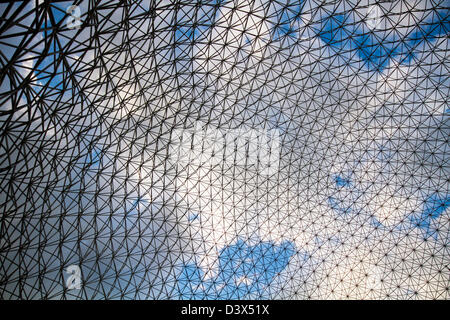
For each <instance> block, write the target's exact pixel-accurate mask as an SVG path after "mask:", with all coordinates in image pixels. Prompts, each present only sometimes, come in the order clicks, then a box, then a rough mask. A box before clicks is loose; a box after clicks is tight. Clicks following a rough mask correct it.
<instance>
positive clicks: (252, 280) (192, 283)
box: [177, 240, 295, 299]
mask: <svg viewBox="0 0 450 320" xmlns="http://www.w3.org/2000/svg"><path fill="white" fill-rule="evenodd" d="M294 253H295V245H294V244H293V243H292V242H289V241H285V242H282V243H281V244H279V245H276V244H275V243H273V242H270V241H267V242H260V243H259V244H256V245H249V244H248V243H246V242H244V241H242V240H239V241H237V242H236V243H235V244H233V245H229V246H226V247H225V248H223V249H222V250H221V252H220V255H219V271H218V274H217V276H216V277H214V278H213V279H207V280H204V279H203V277H204V274H203V271H202V270H201V268H199V267H197V266H196V265H193V264H189V265H186V266H185V267H184V268H183V270H182V272H181V274H180V275H179V277H178V279H177V280H178V281H177V283H178V284H177V285H178V292H179V295H180V297H181V298H182V299H243V298H245V297H247V296H249V295H252V296H254V295H256V296H259V297H263V296H264V289H265V288H267V286H269V285H270V283H271V282H272V280H273V279H274V278H275V277H276V275H277V274H279V273H280V272H281V271H283V270H284V269H285V268H286V266H287V265H288V264H289V260H290V258H291V257H292V256H293V254H294Z"/></svg>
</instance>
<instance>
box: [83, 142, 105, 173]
mask: <svg viewBox="0 0 450 320" xmlns="http://www.w3.org/2000/svg"><path fill="white" fill-rule="evenodd" d="M101 157H102V150H101V149H100V148H98V147H94V148H93V149H92V150H91V151H90V152H89V153H88V154H87V155H86V156H85V159H84V162H85V165H86V166H88V167H91V168H98V167H99V165H100V161H101Z"/></svg>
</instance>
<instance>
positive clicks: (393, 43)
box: [318, 10, 450, 72]
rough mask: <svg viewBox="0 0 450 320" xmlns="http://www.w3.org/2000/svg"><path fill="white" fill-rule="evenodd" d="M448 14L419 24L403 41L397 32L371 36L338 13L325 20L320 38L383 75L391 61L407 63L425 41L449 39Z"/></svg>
mask: <svg viewBox="0 0 450 320" xmlns="http://www.w3.org/2000/svg"><path fill="white" fill-rule="evenodd" d="M449 19H450V18H449V10H440V11H437V12H436V14H434V15H433V16H432V17H431V19H429V20H427V21H424V22H422V23H421V24H419V25H418V26H417V27H416V28H415V29H414V31H412V32H411V33H410V34H408V35H406V36H405V37H400V35H399V34H398V33H396V32H391V33H389V35H386V34H385V32H386V31H374V32H370V31H369V30H367V28H366V27H364V25H362V24H358V23H355V21H352V20H351V15H348V14H345V13H337V14H334V15H329V16H327V17H324V19H323V22H322V26H321V27H322V28H321V30H320V31H318V35H319V37H320V38H321V39H322V41H324V42H325V43H326V44H327V45H328V46H330V47H331V48H332V49H335V50H336V51H337V52H346V51H348V52H352V51H354V50H356V51H357V53H358V55H357V56H358V58H359V59H360V60H361V61H362V62H363V64H364V65H365V66H366V67H367V68H368V69H370V70H374V71H378V72H381V71H383V70H384V69H385V68H386V67H387V65H388V64H389V61H390V60H391V59H392V58H395V59H396V60H398V61H400V62H401V63H409V62H410V61H411V60H412V59H413V57H414V52H415V49H416V48H417V46H418V45H420V43H422V42H424V41H430V40H431V41H432V40H434V39H436V38H437V37H441V36H443V35H448V33H449V30H450V26H449Z"/></svg>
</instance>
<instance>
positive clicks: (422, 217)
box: [410, 193, 450, 240]
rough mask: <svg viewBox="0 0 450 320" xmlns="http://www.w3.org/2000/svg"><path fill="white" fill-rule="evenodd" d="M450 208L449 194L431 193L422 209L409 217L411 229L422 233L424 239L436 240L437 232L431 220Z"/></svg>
mask: <svg viewBox="0 0 450 320" xmlns="http://www.w3.org/2000/svg"><path fill="white" fill-rule="evenodd" d="M449 207H450V194H446V195H443V194H439V193H433V194H432V195H430V196H429V197H428V198H427V199H426V200H425V202H424V205H423V209H422V210H421V211H420V212H418V213H415V214H412V215H411V216H410V222H411V224H412V225H413V227H416V228H419V229H420V230H422V231H423V233H424V236H425V237H426V238H430V237H432V238H433V239H435V240H437V238H438V232H437V230H436V228H435V226H434V223H433V220H435V219H437V218H439V217H440V216H441V215H442V214H443V213H444V212H445V211H446V210H447V209H448V208H449Z"/></svg>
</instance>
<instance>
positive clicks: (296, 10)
mask: <svg viewBox="0 0 450 320" xmlns="http://www.w3.org/2000/svg"><path fill="white" fill-rule="evenodd" d="M302 4H303V1H290V2H288V3H286V4H284V5H283V6H282V8H280V9H281V10H279V11H277V12H278V15H277V21H275V25H274V27H273V36H272V39H273V40H278V39H280V38H282V37H285V36H295V35H296V32H295V31H296V30H295V28H294V27H293V24H294V23H295V22H296V21H297V20H298V19H299V18H300V14H301V11H302ZM280 6H281V5H280Z"/></svg>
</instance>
